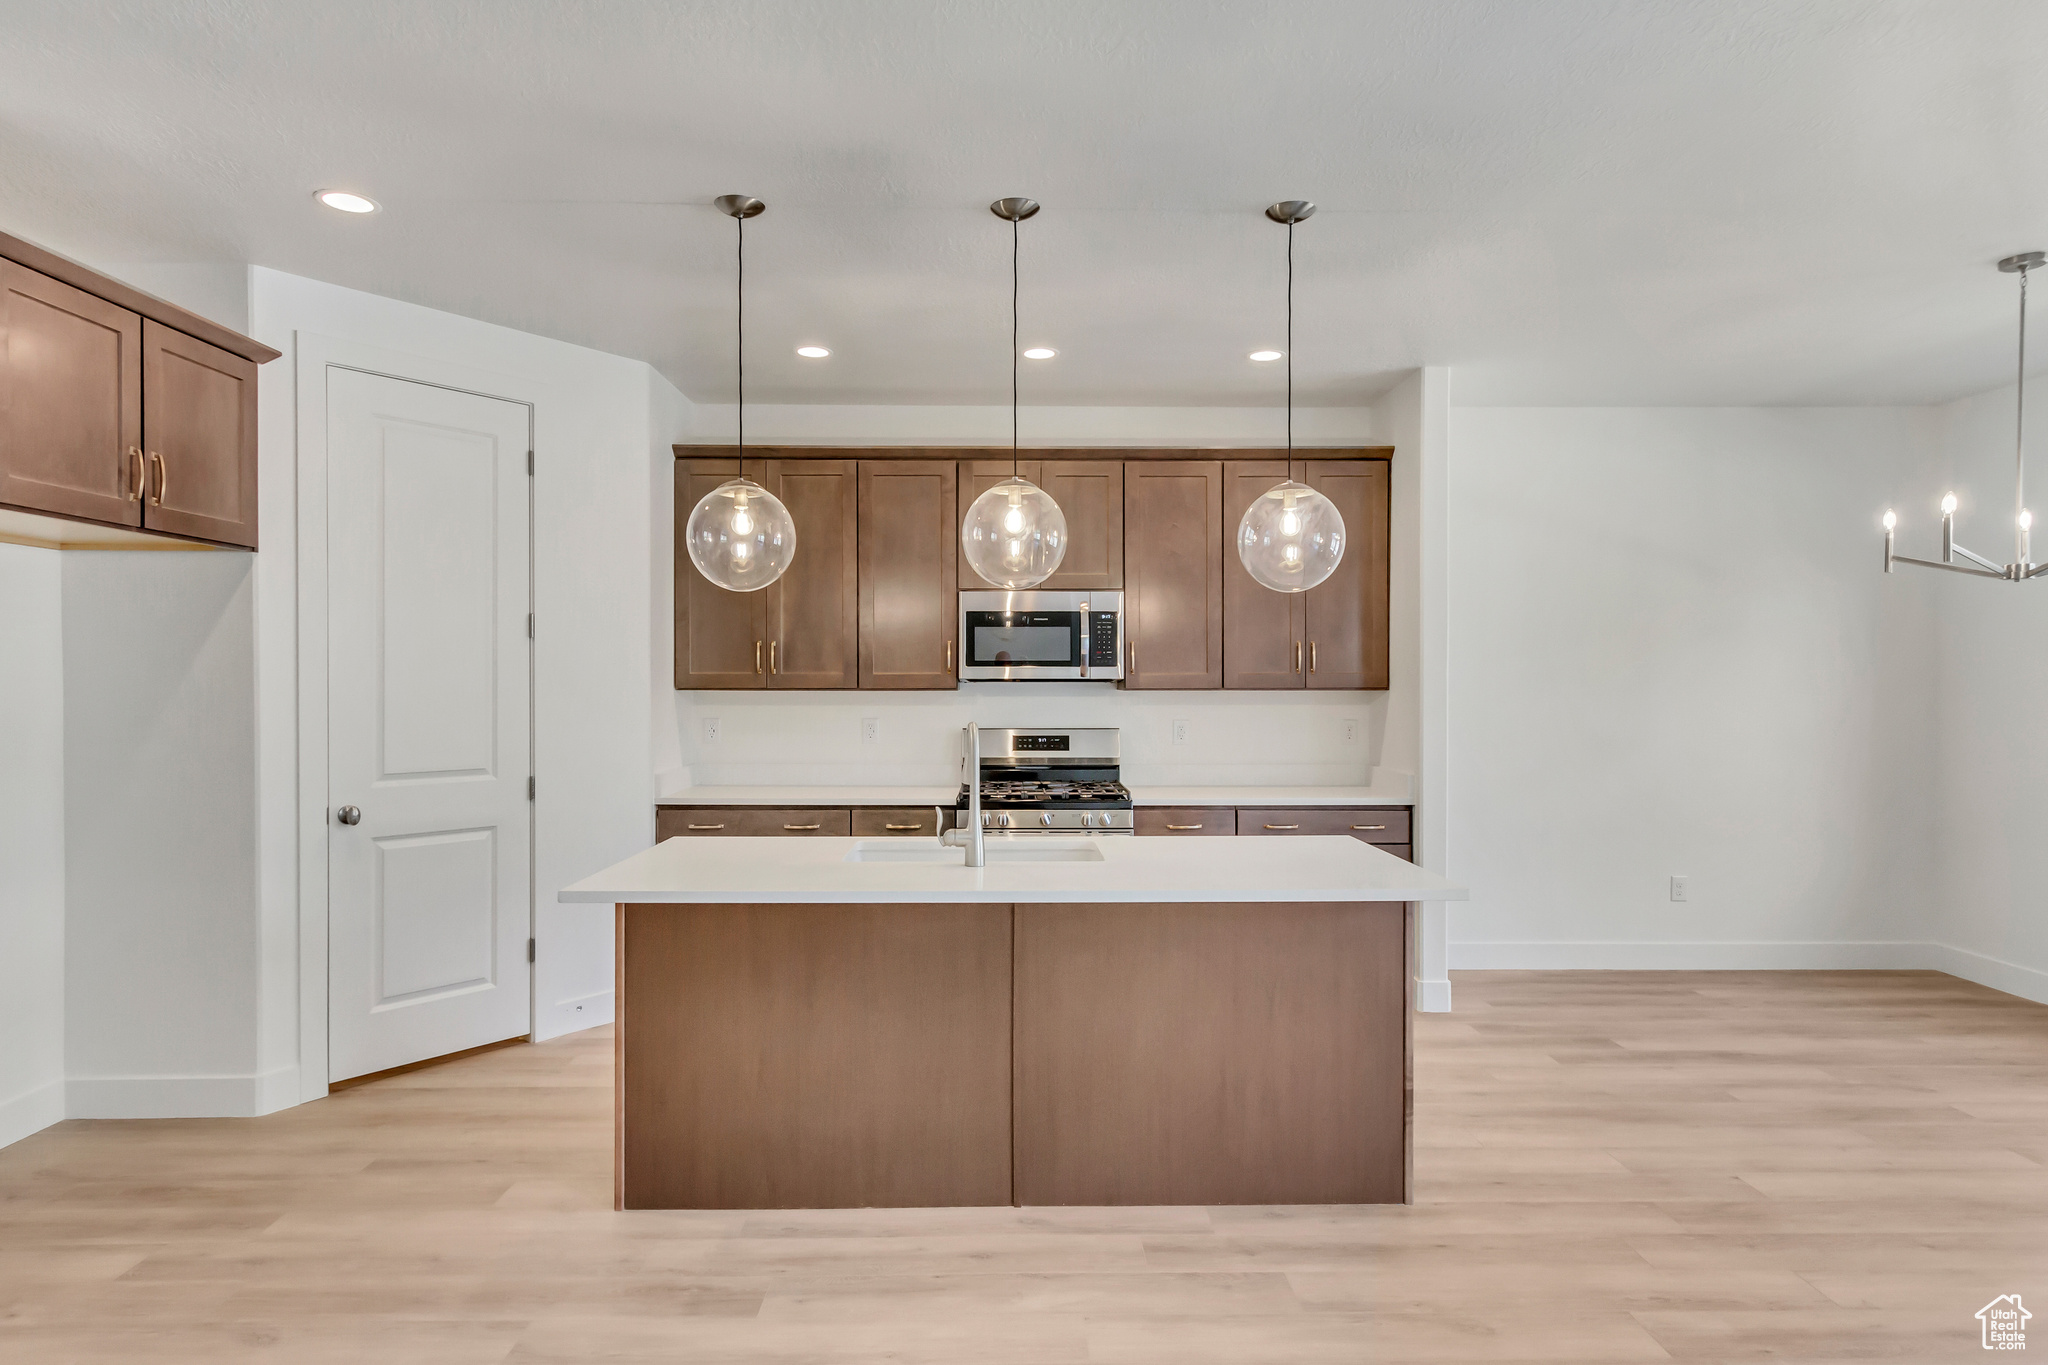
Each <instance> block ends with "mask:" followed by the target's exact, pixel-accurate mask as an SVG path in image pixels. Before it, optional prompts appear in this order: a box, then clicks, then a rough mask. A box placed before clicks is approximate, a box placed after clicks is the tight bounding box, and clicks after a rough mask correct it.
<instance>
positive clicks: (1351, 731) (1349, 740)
mask: <svg viewBox="0 0 2048 1365" xmlns="http://www.w3.org/2000/svg"><path fill="white" fill-rule="evenodd" d="M1344 742H1345V743H1346V744H1356V743H1358V722H1357V721H1355V720H1347V721H1345V722H1344Z"/></svg>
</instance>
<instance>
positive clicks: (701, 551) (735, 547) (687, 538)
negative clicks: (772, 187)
mask: <svg viewBox="0 0 2048 1365" xmlns="http://www.w3.org/2000/svg"><path fill="white" fill-rule="evenodd" d="M712 202H713V203H715V204H716V205H717V206H718V208H719V210H720V211H721V212H724V213H728V214H731V215H732V217H733V218H734V219H735V220H737V222H738V224H739V230H740V245H739V275H738V278H739V295H738V300H739V306H738V308H737V310H736V312H735V318H736V320H737V329H736V331H737V341H738V345H737V346H736V347H735V353H736V354H737V356H738V358H739V393H738V403H737V407H738V411H739V445H738V455H737V457H736V462H737V463H738V464H739V472H738V474H737V476H736V477H734V478H732V479H729V480H727V481H726V482H725V483H722V484H720V485H718V487H716V488H714V489H712V490H711V491H710V492H709V493H706V494H705V495H704V497H703V499H702V501H700V502H699V503H698V504H697V506H696V507H695V508H694V509H692V510H691V512H690V520H689V524H688V526H687V527H686V528H685V530H684V533H683V534H684V544H686V545H687V546H688V547H689V550H690V562H691V563H692V564H695V565H696V566H697V572H698V573H701V574H703V575H704V577H706V578H707V579H709V580H711V582H713V583H715V584H717V585H718V586H719V587H721V588H726V589H729V590H730V591H732V592H758V591H759V590H761V589H762V588H765V587H767V586H768V585H769V584H770V583H773V582H774V581H775V580H776V579H778V578H780V577H782V575H783V573H784V571H786V570H787V569H788V568H789V562H790V560H791V559H793V558H795V556H796V523H795V522H794V521H792V520H791V519H790V515H789V509H788V508H787V507H784V506H783V505H782V499H780V498H778V497H776V496H775V495H774V494H773V493H770V492H769V491H768V490H767V489H765V488H763V487H762V486H761V485H760V484H758V483H755V482H754V481H753V480H752V479H750V478H748V477H747V474H746V450H747V357H746V340H747V219H749V218H752V217H754V216H756V215H757V214H759V213H760V212H761V211H762V210H763V209H765V208H767V207H768V206H767V205H766V204H764V203H762V202H761V201H760V200H758V199H754V198H750V197H748V196H747V195H744V194H721V195H720V196H718V198H717V199H715V200H713V201H712Z"/></svg>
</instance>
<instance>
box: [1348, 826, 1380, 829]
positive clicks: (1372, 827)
mask: <svg viewBox="0 0 2048 1365" xmlns="http://www.w3.org/2000/svg"><path fill="white" fill-rule="evenodd" d="M1351 828H1353V829H1385V828H1386V826H1385V825H1353V826H1352V827H1351Z"/></svg>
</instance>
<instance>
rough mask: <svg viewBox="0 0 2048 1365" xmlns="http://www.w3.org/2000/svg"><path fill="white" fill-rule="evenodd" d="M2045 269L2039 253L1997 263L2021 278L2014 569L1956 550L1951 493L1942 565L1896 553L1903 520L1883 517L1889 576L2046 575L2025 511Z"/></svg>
mask: <svg viewBox="0 0 2048 1365" xmlns="http://www.w3.org/2000/svg"><path fill="white" fill-rule="evenodd" d="M2043 265H2048V254H2044V253H2042V252H2039V251H2022V252H2021V253H2020V254H2019V255H2017V256H2008V257H2006V258H2005V259H2004V260H2002V261H2000V262H1999V263H1998V268H1999V269H2000V270H2002V271H2004V272H2005V273H2006V274H2008V275H2018V276H2019V277H2020V344H2019V352H2020V354H2019V376H2018V383H2017V384H2016V385H2015V386H2014V387H2015V388H2016V389H2017V390H2018V398H2017V403H2016V407H2015V410H2014V413H2013V423H2012V463H2013V475H2012V542H2013V546H2012V548H2013V561H2012V563H2010V564H1994V563H1992V562H1991V561H1990V560H1988V559H1986V558H1985V557H1984V556H1983V555H1980V554H1977V553H1976V552H1974V551H1971V550H1965V549H1964V548H1963V547H1962V546H1960V545H1958V544H1956V495H1955V494H1953V493H1950V494H1948V495H1947V496H1946V497H1944V498H1943V499H1942V500H1941V558H1940V559H1914V558H1913V557H1911V556H1910V555H1901V554H1894V553H1892V533H1893V532H1894V531H1895V530H1896V529H1897V528H1898V524H1899V515H1898V513H1896V512H1892V511H1887V512H1886V513H1885V514H1884V571H1885V572H1886V573H1890V572H1891V571H1892V565H1893V564H1918V565H1919V566H1920V567H1921V568H1923V569H1946V570H1948V571H1949V572H1950V573H1966V574H1969V575H1971V576H1973V577H1976V578H2002V579H2004V580H2005V581H2006V582H2008V583H2024V582H2026V581H2027V580H2028V579H2030V578H2039V577H2040V576H2041V575H2042V574H2048V564H2036V563H2034V562H2033V560H2034V514H2033V513H2032V512H2030V511H2028V510H2027V272H2028V271H2030V270H2039V269H2040V268H2041V267H2042V266H2043ZM1957 555H1961V556H1962V557H1963V560H1964V561H1965V562H1963V563H1958V562H1957V561H1956V556H1957Z"/></svg>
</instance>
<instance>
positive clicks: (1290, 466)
mask: <svg viewBox="0 0 2048 1365" xmlns="http://www.w3.org/2000/svg"><path fill="white" fill-rule="evenodd" d="M1287 482H1289V483H1293V482H1294V217H1293V215H1292V214H1290V215H1288V219H1287Z"/></svg>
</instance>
